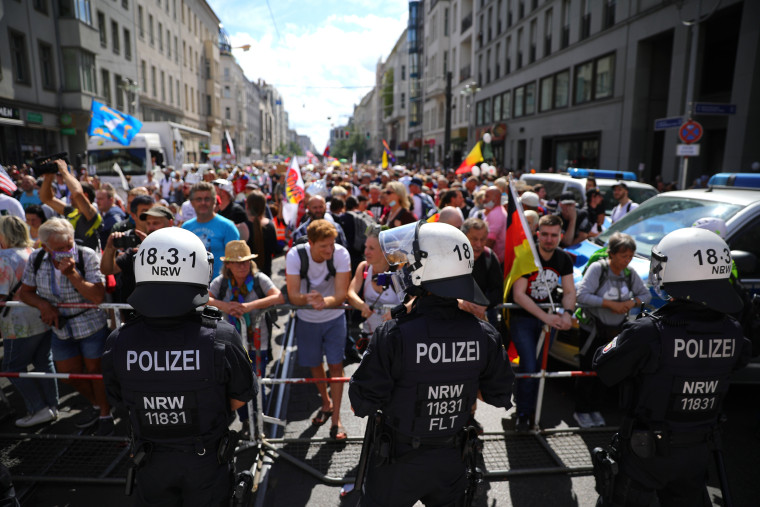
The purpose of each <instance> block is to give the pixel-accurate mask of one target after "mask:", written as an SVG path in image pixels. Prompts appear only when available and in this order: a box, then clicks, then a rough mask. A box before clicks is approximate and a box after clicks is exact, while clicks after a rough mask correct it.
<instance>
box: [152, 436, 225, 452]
mask: <svg viewBox="0 0 760 507" xmlns="http://www.w3.org/2000/svg"><path fill="white" fill-rule="evenodd" d="M220 441H221V437H216V438H214V439H213V440H199V441H196V442H193V443H190V444H180V443H177V444H168V443H159V442H155V441H152V440H146V441H143V442H142V444H143V445H147V446H149V447H150V450H151V452H183V453H188V454H196V455H198V456H203V455H204V454H206V453H209V452H210V453H212V454H214V455H215V454H216V450H217V448H218V447H219V442H220ZM199 445H200V447H201V449H202V450H200V451H199Z"/></svg>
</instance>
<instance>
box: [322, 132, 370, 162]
mask: <svg viewBox="0 0 760 507" xmlns="http://www.w3.org/2000/svg"><path fill="white" fill-rule="evenodd" d="M366 151H367V139H366V138H365V137H364V136H363V135H362V134H361V133H360V132H356V131H353V132H351V135H350V136H348V139H339V140H338V141H336V142H335V144H333V145H331V146H330V156H332V157H335V158H338V159H340V158H345V159H348V160H351V157H353V155H354V152H356V159H357V160H364V158H365V156H366Z"/></svg>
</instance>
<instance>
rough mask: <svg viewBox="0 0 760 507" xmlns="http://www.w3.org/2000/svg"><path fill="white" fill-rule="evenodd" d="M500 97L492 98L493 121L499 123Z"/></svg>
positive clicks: (500, 116)
mask: <svg viewBox="0 0 760 507" xmlns="http://www.w3.org/2000/svg"><path fill="white" fill-rule="evenodd" d="M501 119H502V115H501V95H496V96H495V97H494V98H493V121H494V122H497V121H501Z"/></svg>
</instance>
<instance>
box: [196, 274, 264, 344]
mask: <svg viewBox="0 0 760 507" xmlns="http://www.w3.org/2000/svg"><path fill="white" fill-rule="evenodd" d="M253 283H259V284H261V292H262V293H264V294H266V293H267V292H269V291H270V290H271V289H273V288H274V283H273V282H272V280H271V279H270V278H269V277H268V276H267V275H265V274H264V273H259V274H258V275H257V276H255V277H254V282H253ZM222 284H226V285H227V291H226V292H225V294H224V297H223V298H222V301H232V287H231V286H230V281H229V280H228V279H227V278H225V277H224V276H223V275H219V276H217V277H216V278H214V279H213V280H212V281H211V285H209V288H208V291H209V292H210V293H211V294H213V295H214V296H218V295H219V294H221V293H222V290H221V288H222ZM216 299H218V298H216ZM257 299H259V296H258V295H257V294H256V291H255V290H252V291H251V292H249V293H248V294H246V295H245V297H244V298H243V303H250V302H251V301H256V300H257ZM258 313H261V310H253V311H252V312H249V314H250V316H251V322H253V320H254V317H256V315H257V314H258ZM224 315H225V316H227V314H226V313H225V314H224ZM259 329H260V331H261V350H267V349H269V329H268V328H267V326H266V325H264V320H263V319H259Z"/></svg>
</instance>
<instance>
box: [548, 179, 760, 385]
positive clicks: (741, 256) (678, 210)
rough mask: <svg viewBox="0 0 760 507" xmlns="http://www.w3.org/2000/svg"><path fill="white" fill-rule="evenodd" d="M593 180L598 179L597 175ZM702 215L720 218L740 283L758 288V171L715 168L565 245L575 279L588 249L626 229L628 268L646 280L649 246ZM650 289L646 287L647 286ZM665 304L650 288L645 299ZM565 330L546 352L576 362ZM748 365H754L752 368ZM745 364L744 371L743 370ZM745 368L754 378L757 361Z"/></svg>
mask: <svg viewBox="0 0 760 507" xmlns="http://www.w3.org/2000/svg"><path fill="white" fill-rule="evenodd" d="M597 181H598V180H597ZM704 217H717V218H721V219H723V220H724V221H725V222H726V228H727V231H728V232H727V234H726V237H725V238H723V239H725V240H726V242H727V243H728V246H729V248H731V254H732V257H733V258H734V261H735V262H736V265H737V268H738V270H739V279H740V281H741V283H742V284H743V285H744V286H745V287H747V288H748V290H750V291H751V292H752V293H754V294H760V174H744V173H720V174H716V175H714V176H713V177H712V178H710V180H709V182H708V187H707V188H701V189H691V190H680V191H674V192H664V193H662V194H658V195H656V196H654V197H652V198H651V199H649V200H647V201H646V202H644V203H642V204H641V205H640V206H639V207H638V208H636V209H634V210H632V211H631V212H630V213H628V214H627V215H626V216H624V217H623V218H621V219H620V220H619V221H618V222H616V223H615V224H613V225H611V226H610V227H609V228H608V229H607V230H605V231H604V232H603V233H602V234H600V235H599V236H597V237H595V238H591V239H588V240H586V241H582V242H581V243H579V244H577V245H574V246H572V247H569V248H567V249H566V251H567V252H568V253H570V254H572V256H574V280H575V283H576V285H577V284H578V282H580V280H581V279H582V278H583V275H582V272H583V268H584V266H585V265H586V263H587V262H588V259H589V258H590V257H591V255H592V254H593V253H594V252H595V251H597V250H598V249H600V248H602V247H603V246H604V245H605V244H606V243H607V240H608V239H609V237H610V236H611V235H612V234H613V233H615V232H623V233H626V234H629V235H631V236H632V237H633V239H635V240H636V253H635V255H634V257H633V260H632V261H631V263H630V264H629V268H631V269H632V270H634V271H636V273H638V275H639V276H640V277H641V279H642V280H643V281H644V283H645V284H647V286H650V285H649V283H648V278H649V260H650V256H651V252H652V247H653V246H655V245H657V244H658V243H659V242H660V240H661V239H662V238H663V237H664V236H665V235H666V234H668V233H670V232H672V231H674V230H677V229H681V228H684V227H691V226H692V224H693V223H694V222H696V221H697V220H698V219H700V218H704ZM650 290H651V289H650ZM663 304H665V301H664V300H663V299H662V297H661V296H660V295H659V294H657V293H655V292H654V291H653V290H652V302H651V305H652V306H655V307H659V306H662V305H663ZM567 338H568V336H564V337H560V338H558V340H556V341H555V345H554V346H553V347H552V350H551V353H552V356H554V357H555V358H557V359H559V360H561V361H563V362H565V363H568V364H576V365H577V358H576V357H575V356H576V354H577V353H578V348H577V347H578V345H577V343H571V342H570V341H568V340H567ZM753 366H754V368H755V371H752V369H753ZM748 370H749V371H748ZM748 374H751V375H753V376H754V377H757V378H758V379H760V364H757V363H756V364H754V365H753V364H750V367H748V369H747V370H745V372H743V373H742V374H740V376H741V377H744V376H746V375H748Z"/></svg>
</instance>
